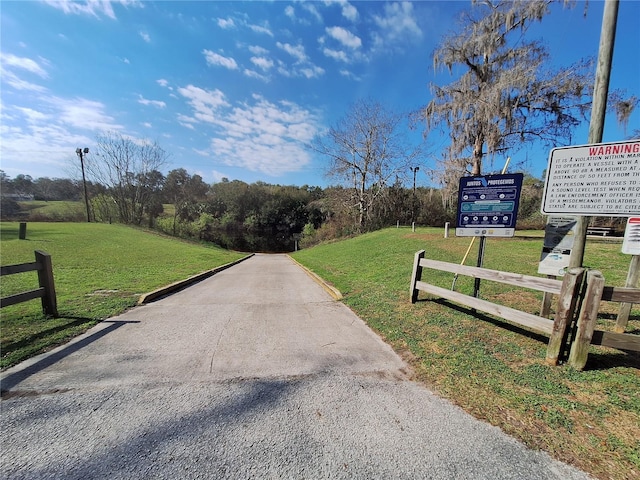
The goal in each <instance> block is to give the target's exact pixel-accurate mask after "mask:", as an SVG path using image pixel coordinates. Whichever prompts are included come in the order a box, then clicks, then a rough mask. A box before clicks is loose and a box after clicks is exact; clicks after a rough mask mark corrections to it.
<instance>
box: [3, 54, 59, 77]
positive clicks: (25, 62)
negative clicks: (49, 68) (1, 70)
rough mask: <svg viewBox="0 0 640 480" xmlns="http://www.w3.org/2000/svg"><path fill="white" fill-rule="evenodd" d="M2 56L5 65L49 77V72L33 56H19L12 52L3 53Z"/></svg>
mask: <svg viewBox="0 0 640 480" xmlns="http://www.w3.org/2000/svg"><path fill="white" fill-rule="evenodd" d="M0 58H1V60H0V61H1V62H2V65H3V66H8V67H16V68H19V69H21V70H26V71H27V72H30V73H34V74H36V75H38V76H39V77H40V78H49V74H48V73H47V72H46V70H45V69H44V68H42V67H41V66H40V64H39V63H38V62H36V61H35V60H33V59H31V58H27V57H18V56H17V55H13V54H11V53H7V54H3V55H2V57H0Z"/></svg>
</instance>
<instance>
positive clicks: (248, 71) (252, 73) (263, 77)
mask: <svg viewBox="0 0 640 480" xmlns="http://www.w3.org/2000/svg"><path fill="white" fill-rule="evenodd" d="M242 73H243V74H244V76H245V77H249V78H255V79H258V80H262V81H263V82H268V81H269V77H268V76H266V75H262V74H261V73H258V72H256V71H255V70H251V69H249V68H245V69H244V71H243V72H242Z"/></svg>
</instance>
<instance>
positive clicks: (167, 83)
mask: <svg viewBox="0 0 640 480" xmlns="http://www.w3.org/2000/svg"><path fill="white" fill-rule="evenodd" d="M156 83H157V84H158V85H160V86H161V87H167V86H169V82H168V81H167V80H165V79H164V78H160V79H158V80H156Z"/></svg>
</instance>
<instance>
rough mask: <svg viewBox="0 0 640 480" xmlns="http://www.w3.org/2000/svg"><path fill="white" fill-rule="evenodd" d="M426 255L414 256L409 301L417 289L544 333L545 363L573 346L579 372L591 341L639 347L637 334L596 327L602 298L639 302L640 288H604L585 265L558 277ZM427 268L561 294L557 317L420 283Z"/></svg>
mask: <svg viewBox="0 0 640 480" xmlns="http://www.w3.org/2000/svg"><path fill="white" fill-rule="evenodd" d="M424 257H425V251H424V250H420V251H419V252H417V253H416V254H415V258H414V264H413V272H412V275H411V286H410V298H411V303H415V302H416V301H417V300H418V293H419V292H420V291H422V292H426V293H428V294H431V295H435V296H437V297H440V298H445V299H447V300H451V301H453V302H456V303H459V304H462V305H466V306H468V307H471V308H474V309H476V310H480V311H483V312H485V313H489V314H491V315H495V316H497V317H500V318H503V319H505V320H507V321H509V322H511V323H515V324H517V325H520V326H523V327H525V328H528V329H530V330H533V331H534V332H537V333H540V334H543V335H546V336H548V337H549V342H548V344H547V355H546V362H547V363H548V364H550V365H557V364H558V363H559V361H560V360H561V357H562V355H563V354H565V352H566V351H569V348H570V349H571V350H570V351H569V364H570V365H572V366H573V367H574V368H577V369H580V370H581V369H582V368H584V366H585V364H586V358H587V357H586V355H587V353H588V349H589V345H591V344H593V345H604V346H611V347H614V348H623V349H625V350H638V349H640V341H639V337H638V336H637V335H630V334H619V333H613V332H603V331H599V330H595V329H594V326H595V320H596V318H597V314H598V308H599V306H600V301H601V300H610V301H619V302H631V303H639V302H640V290H637V289H630V288H612V287H605V286H604V278H603V277H602V275H601V274H600V272H597V271H590V272H588V274H587V275H585V269H584V268H572V269H569V271H568V272H567V273H566V274H565V275H564V277H563V279H562V281H560V280H555V279H550V278H543V277H533V276H529V275H521V274H516V273H509V272H501V271H498V270H490V269H486V268H480V267H469V266H465V265H458V264H454V263H447V262H441V261H438V260H429V259H426V258H424ZM425 268H429V269H434V270H440V271H445V272H450V273H455V274H462V275H466V276H469V277H473V278H480V279H484V280H489V281H493V282H499V283H506V284H509V285H514V286H518V287H522V288H528V289H531V290H538V291H541V292H547V293H551V294H556V295H558V303H557V306H556V314H555V317H554V319H553V320H549V319H548V318H545V317H541V316H538V315H533V314H531V313H527V312H522V311H520V310H516V309H514V308H509V307H506V306H503V305H499V304H496V303H492V302H489V301H487V300H481V299H478V298H476V297H472V296H470V295H465V294H463V293H459V292H455V291H452V290H447V289H445V288H441V287H437V286H435V285H431V284H429V283H427V282H424V281H422V274H423V269H425ZM585 276H586V277H587V284H586V287H585V288H584V289H583V288H582V286H583V280H584V278H585ZM578 311H579V312H580V313H579V316H578V321H577V331H576V333H575V335H573V338H572V339H571V340H572V341H571V344H569V343H568V342H569V336H570V333H571V330H572V326H573V323H574V318H575V313H576V312H578Z"/></svg>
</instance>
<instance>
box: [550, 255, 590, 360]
mask: <svg viewBox="0 0 640 480" xmlns="http://www.w3.org/2000/svg"><path fill="white" fill-rule="evenodd" d="M583 277H584V268H581V267H577V268H570V269H569V270H568V271H567V272H566V273H565V275H564V277H563V278H562V287H561V288H560V294H559V295H558V307H557V309H556V316H555V318H554V320H553V330H552V332H551V337H550V338H549V344H548V345H547V358H546V359H545V361H546V363H547V364H549V365H557V364H558V361H559V359H560V354H561V350H562V347H563V345H564V343H565V341H566V334H567V327H568V326H569V324H570V323H571V319H572V318H573V314H574V311H575V308H576V304H577V301H578V295H579V293H580V286H581V285H582V279H583Z"/></svg>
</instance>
